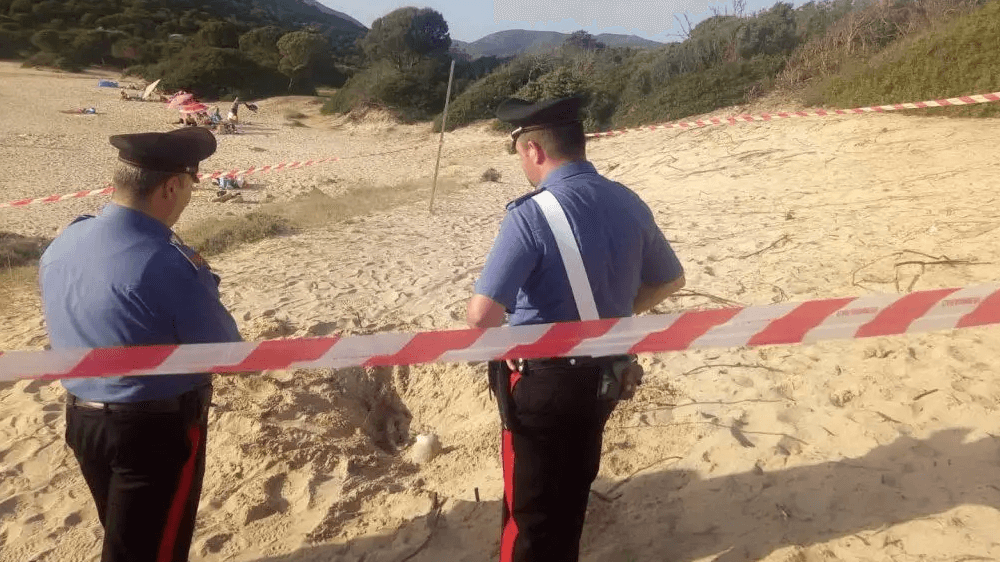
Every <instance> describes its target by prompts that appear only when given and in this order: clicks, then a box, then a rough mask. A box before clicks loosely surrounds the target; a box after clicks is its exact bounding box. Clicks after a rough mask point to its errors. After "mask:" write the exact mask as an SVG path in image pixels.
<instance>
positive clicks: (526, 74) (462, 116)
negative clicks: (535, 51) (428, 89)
mask: <svg viewBox="0 0 1000 562" xmlns="http://www.w3.org/2000/svg"><path fill="white" fill-rule="evenodd" d="M553 68H554V61H553V60H552V59H549V58H545V57H534V56H527V57H520V58H517V59H514V60H513V61H511V62H510V63H508V64H506V65H504V66H501V67H500V68H499V69H497V70H495V71H494V72H493V73H492V74H489V75H487V76H486V77H485V78H483V79H481V80H478V81H476V82H474V83H473V84H472V85H470V86H469V87H468V88H466V89H465V91H464V92H462V94H461V95H459V96H457V97H456V98H455V99H454V100H453V101H452V103H451V105H450V107H449V108H448V130H453V129H455V128H458V127H462V126H464V125H468V124H469V123H472V122H473V121H477V120H479V119H490V118H492V117H493V112H494V111H496V108H497V106H498V105H500V102H502V101H503V100H505V99H507V98H509V97H510V96H512V95H514V93H515V92H517V91H518V90H520V89H521V88H523V87H524V86H525V85H526V84H528V83H529V82H530V81H531V80H536V79H539V78H541V77H542V76H543V75H545V74H547V73H548V72H549V71H551V70H552V69H553ZM434 129H435V130H436V131H440V130H441V118H440V116H439V117H438V118H437V119H436V120H435V123H434Z"/></svg>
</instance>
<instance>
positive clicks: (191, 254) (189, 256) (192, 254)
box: [170, 234, 212, 271]
mask: <svg viewBox="0 0 1000 562" xmlns="http://www.w3.org/2000/svg"><path fill="white" fill-rule="evenodd" d="M170 245H171V246H173V247H174V248H177V251H179V252H180V253H181V255H182V256H184V259H185V260H187V262H188V263H190V264H191V267H193V268H195V270H199V269H201V268H205V269H208V270H209V271H211V270H212V268H211V267H209V265H208V262H207V261H205V258H203V257H201V254H199V253H198V252H196V251H195V250H194V248H191V247H189V246H186V245H184V242H181V239H180V238H178V237H177V235H176V234H175V235H173V236H171V237H170Z"/></svg>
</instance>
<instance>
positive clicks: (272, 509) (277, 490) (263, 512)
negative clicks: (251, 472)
mask: <svg viewBox="0 0 1000 562" xmlns="http://www.w3.org/2000/svg"><path fill="white" fill-rule="evenodd" d="M287 478H288V475H287V474H284V473H282V474H275V475H274V476H272V477H270V478H268V479H267V481H266V482H265V483H264V495H265V497H264V498H263V500H262V501H260V502H258V503H256V504H255V505H252V506H250V509H249V510H247V515H246V519H245V520H244V521H243V524H244V525H249V524H250V523H253V522H254V521H259V520H261V519H264V518H266V517H270V516H271V515H274V514H276V513H284V512H285V511H286V510H287V509H288V506H289V502H288V500H287V499H285V498H284V496H282V495H281V490H282V488H284V486H285V480H287Z"/></svg>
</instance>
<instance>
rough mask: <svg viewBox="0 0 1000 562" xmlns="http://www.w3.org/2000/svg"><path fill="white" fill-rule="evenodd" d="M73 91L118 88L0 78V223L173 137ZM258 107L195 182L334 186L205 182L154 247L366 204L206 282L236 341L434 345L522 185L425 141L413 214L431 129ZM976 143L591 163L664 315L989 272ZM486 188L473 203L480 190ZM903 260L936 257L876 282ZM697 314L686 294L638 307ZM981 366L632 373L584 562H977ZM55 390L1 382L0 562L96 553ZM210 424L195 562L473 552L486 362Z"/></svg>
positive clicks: (859, 122) (482, 513) (592, 510)
mask: <svg viewBox="0 0 1000 562" xmlns="http://www.w3.org/2000/svg"><path fill="white" fill-rule="evenodd" d="M99 78H112V79H117V78H118V76H117V75H112V74H108V73H102V72H96V71H90V72H87V73H84V74H62V73H55V72H49V71H41V70H25V69H21V68H20V67H19V65H17V64H14V63H0V161H2V162H3V164H4V166H3V168H4V173H3V174H2V175H0V201H10V200H14V199H20V198H28V197H41V196H47V195H52V194H59V193H68V192H73V191H79V190H83V189H96V188H99V187H102V186H103V185H105V184H106V183H107V181H108V177H109V173H110V169H111V166H112V164H113V162H114V161H115V156H116V155H115V152H114V150H113V149H112V148H111V147H110V145H109V144H108V142H107V137H108V136H109V135H112V134H117V133H125V132H139V131H145V130H159V131H166V130H169V129H170V128H171V127H172V125H170V124H169V122H170V121H172V120H175V119H176V113H174V112H172V111H170V110H168V109H166V107H165V106H164V104H160V103H144V102H125V101H121V100H120V99H118V90H116V89H103V88H97V81H98V79H99ZM127 81H128V79H124V80H123V82H127ZM898 101H912V100H898ZM762 103H764V104H766V103H773V102H762ZM219 105H220V108H221V109H223V113H225V111H224V110H225V106H226V105H227V104H225V103H220V104H219ZM258 105H259V107H260V112H259V113H258V114H256V115H254V114H251V113H249V112H247V114H246V115H244V113H243V112H242V111H241V114H240V116H241V118H242V119H243V122H244V129H243V133H242V134H238V135H222V136H219V138H218V142H219V149H218V151H217V152H216V154H215V155H214V156H212V157H211V158H210V159H209V160H207V161H206V162H205V163H204V165H203V171H212V170H222V169H230V168H234V167H238V168H245V167H248V166H251V165H253V166H261V165H267V164H276V163H279V162H286V161H293V160H308V159H319V158H324V157H329V156H338V157H341V158H342V160H340V161H337V162H331V163H328V164H323V165H317V166H310V167H306V168H301V169H296V170H287V171H281V172H273V173H262V174H255V175H252V176H248V177H247V179H248V180H250V183H251V188H250V189H248V190H247V192H246V194H245V196H244V197H243V201H242V202H239V203H213V202H211V198H212V196H214V191H213V190H211V189H208V188H209V187H210V186H209V185H207V183H203V184H202V186H204V187H205V188H206V189H204V190H202V191H199V192H196V195H195V198H194V199H193V201H192V204H191V207H190V208H189V209H188V211H186V213H185V215H184V216H183V218H182V220H181V223H180V224H179V225H178V230H179V231H180V232H181V233H183V232H184V230H185V228H189V227H191V226H192V225H195V224H197V223H198V222H199V221H204V220H206V219H209V218H212V217H218V216H226V215H228V214H232V215H241V214H246V213H249V212H252V211H253V210H255V209H257V208H259V206H260V205H261V202H263V201H265V200H272V201H276V202H284V201H292V200H294V199H295V198H297V197H301V196H303V194H307V193H310V192H312V191H313V190H314V189H318V190H320V191H321V192H322V196H326V197H329V198H331V199H333V200H335V201H345V202H349V201H352V200H353V199H351V197H355V196H356V197H361V198H362V199H364V195H365V194H366V193H369V192H374V193H386V194H393V197H392V200H393V201H394V202H395V204H394V205H393V206H391V208H381V206H379V205H377V204H373V203H368V204H365V205H358V206H357V207H356V208H348V209H345V210H344V211H343V212H341V213H339V214H338V217H339V218H338V219H337V220H331V221H328V222H325V223H322V224H317V225H311V226H310V227H309V228H304V229H301V230H300V231H299V232H296V233H295V234H290V235H283V236H279V237H275V238H271V239H268V240H265V241H262V242H257V243H253V244H249V245H245V246H241V247H239V248H237V249H235V250H233V251H230V252H227V253H224V254H222V255H219V256H214V257H212V258H211V259H210V261H211V264H212V267H213V269H214V270H216V271H217V272H218V273H219V274H220V275H221V276H222V279H223V281H222V285H221V292H222V298H223V302H224V304H225V305H226V306H227V307H228V308H229V309H230V310H231V311H232V313H233V316H234V317H235V318H236V320H237V322H238V324H239V326H240V329H241V331H242V332H243V334H244V336H245V337H246V338H248V339H266V338H275V337H304V336H310V335H327V334H332V333H341V332H347V333H374V332H385V331H420V330H439V329H448V328H456V327H463V326H464V314H465V305H466V302H467V299H468V297H469V296H470V294H471V291H472V286H473V283H474V280H475V278H476V276H477V275H478V273H479V270H480V268H481V267H482V264H483V261H484V259H485V255H486V253H487V251H488V250H489V248H490V245H491V243H492V240H493V238H494V236H495V235H496V232H497V229H498V227H499V224H500V220H501V218H502V217H503V208H504V203H505V202H506V201H508V200H510V199H512V198H514V197H517V196H518V195H520V194H522V193H525V192H527V191H528V190H529V189H530V188H529V186H528V184H527V182H526V181H525V180H524V179H523V176H522V174H521V172H520V169H519V168H518V164H517V160H516V158H515V157H513V156H510V155H508V154H507V152H506V142H505V141H506V138H505V137H504V136H503V135H502V134H500V133H497V132H495V131H493V130H492V129H491V128H490V127H489V125H488V124H485V123H483V124H479V125H474V126H472V127H468V128H465V129H461V130H459V131H456V132H454V133H449V134H447V135H446V137H445V145H444V158H443V160H442V163H441V172H440V173H441V178H442V179H441V185H439V188H438V193H437V197H436V202H435V213H434V214H430V213H429V212H428V197H429V194H430V184H431V177H432V176H433V173H434V158H435V155H436V153H437V146H438V137H437V135H436V134H434V133H432V131H431V128H430V125H429V124H418V125H401V124H396V123H394V122H392V121H391V120H390V119H387V118H386V117H385V116H383V115H379V114H374V113H373V114H370V115H367V116H362V117H359V118H357V119H353V120H352V119H347V118H345V117H337V116H322V115H320V114H319V108H320V102H319V100H317V99H315V98H305V97H286V98H275V99H268V100H261V101H260V102H259V103H258ZM91 106H93V107H96V108H97V110H98V112H99V114H98V115H67V114H63V113H60V110H67V109H76V108H83V107H91ZM764 107H765V106H764V105H757V106H752V107H739V108H732V109H730V110H726V111H720V112H717V115H730V114H736V113H743V112H748V111H749V112H754V111H760V110H762V108H764ZM785 108H787V109H794V108H790V107H785ZM767 109H776V108H774V107H767ZM295 114H302V116H301V117H298V116H294V115H295ZM289 116H294V117H289ZM293 120H295V121H299V122H300V123H301V124H302V125H304V126H292V125H291V124H290V123H291V121H293ZM998 124H1000V123H998V122H997V121H996V120H972V119H948V118H943V117H915V116H908V115H906V114H904V113H902V112H901V113H897V114H871V115H861V116H850V117H846V116H845V117H824V118H802V119H788V120H782V121H771V122H767V123H746V124H742V125H738V126H727V127H712V128H704V129H697V130H685V131H674V130H670V131H653V132H637V133H631V134H627V135H623V136H620V137H613V138H607V139H600V140H596V141H593V142H591V143H590V144H589V146H588V152H589V156H590V158H591V160H592V161H593V162H594V163H595V165H596V166H597V168H598V170H599V171H601V172H602V173H604V174H606V175H607V176H608V177H610V178H612V179H614V180H616V181H620V182H622V183H624V184H625V185H627V186H629V187H631V188H632V189H634V190H635V191H636V192H638V193H639V194H640V195H641V196H642V197H643V198H644V199H645V200H646V202H647V203H648V204H649V205H650V207H651V208H652V209H653V211H654V213H655V215H656V217H657V220H658V222H659V224H660V226H661V228H662V229H663V230H664V232H665V233H666V234H667V237H668V238H669V239H670V241H671V243H672V245H673V247H674V249H675V250H676V252H677V254H678V256H679V257H680V259H681V262H682V263H683V265H684V267H685V269H686V272H687V280H688V287H687V289H689V290H690V291H694V292H697V293H701V294H704V295H713V296H715V297H719V298H722V299H727V300H729V301H732V302H735V303H739V304H743V305H755V304H768V303H778V302H791V301H803V300H809V299H814V298H827V297H846V296H860V295H868V294H874V293H897V292H899V293H903V292H907V291H911V290H922V289H932V288H943V287H960V286H964V285H969V284H975V283H982V282H991V281H995V280H996V279H998V278H1000V245H998V244H997V243H996V232H997V229H998V228H1000V216H998V215H997V212H996V210H995V204H996V201H997V198H998V197H1000V196H998V194H997V191H996V190H997V185H998V182H997V180H996V176H997V174H996V170H997V167H998V164H1000V162H998V160H1000V156H998V154H997V151H996V148H995V147H996V146H997V145H998V144H1000V127H998ZM488 168H495V169H496V170H498V171H500V172H501V174H502V180H501V182H499V183H492V182H483V181H481V175H482V173H483V172H484V171H485V170H486V169H488ZM373 190H374V191H373ZM403 190H406V191H403ZM314 195H316V194H314ZM369 199H371V197H369ZM106 202H107V196H103V197H92V198H86V199H79V200H74V201H67V202H61V203H54V204H44V205H34V206H30V207H25V208H4V209H0V231H7V232H14V233H18V234H23V235H32V236H47V237H52V236H54V235H55V233H56V232H57V231H58V230H59V229H60V228H62V227H63V226H65V225H66V224H67V223H68V222H69V221H70V220H72V218H73V217H75V216H77V215H79V214H82V213H94V212H97V211H99V210H100V208H101V207H102V206H103V205H104V204H106ZM345 204H346V203H345ZM934 258H940V259H934ZM912 261H926V262H935V261H951V262H963V263H958V264H954V263H946V264H939V265H922V264H919V263H911V264H905V265H897V264H899V263H900V262H912ZM964 262H969V263H964ZM0 267H3V264H0ZM0 296H2V297H3V300H2V301H0V350H21V349H42V347H43V346H44V345H45V343H46V341H47V340H46V336H45V330H44V325H43V322H42V318H41V313H40V306H39V300H38V295H37V289H36V288H35V287H34V286H33V285H32V284H31V283H27V284H21V285H15V286H10V287H5V288H0ZM718 306H720V305H719V304H718V303H717V302H713V300H711V299H709V298H706V297H704V296H697V295H696V296H684V297H678V298H674V299H671V300H670V301H668V302H667V303H665V304H664V305H662V306H661V307H660V308H659V309H658V311H659V312H669V311H679V310H684V309H689V308H695V307H700V308H712V307H718ZM998 350H1000V329H997V328H976V329H963V330H956V331H952V332H938V333H930V334H917V335H912V336H905V337H880V338H871V339H863V340H856V341H833V342H822V343H819V344H814V345H806V346H771V347H761V348H741V349H724V350H696V351H689V352H681V353H668V354H657V355H647V356H642V357H641V361H642V363H643V365H644V366H645V367H646V370H647V384H645V385H644V386H643V388H642V389H641V391H640V393H639V394H638V395H637V397H636V399H635V400H633V401H631V402H628V403H626V404H624V405H622V407H621V408H619V410H618V411H617V412H616V414H615V415H614V417H613V419H612V420H611V422H610V423H609V427H608V431H607V432H606V435H605V442H604V457H603V463H602V468H601V473H600V476H599V477H598V481H597V482H596V483H595V486H594V491H595V494H593V496H592V498H591V504H590V507H589V513H588V522H587V527H586V529H585V532H584V537H583V542H582V559H583V560H584V561H587V562H597V561H601V562H604V561H610V562H642V561H676V562H708V561H719V562H735V561H744V560H765V561H768V562H820V561H830V560H844V561H885V560H893V561H899V562H903V561H917V560H920V561H942V562H943V561H958V560H997V559H1000V539H998V538H997V535H995V534H994V533H995V532H996V529H998V528H1000V512H998V509H1000V438H998V437H997V436H998V435H1000V416H998V408H1000V378H998V376H997V375H998V374H1000V352H998ZM64 396H65V393H64V391H63V390H62V387H61V386H60V385H59V384H58V383H48V382H46V383H42V382H32V381H23V382H19V383H16V384H4V385H0V562H26V561H37V562H43V561H60V562H91V561H96V560H98V559H99V556H100V544H101V543H100V537H101V535H102V533H101V527H100V524H99V522H98V521H97V515H96V510H95V509H94V507H93V503H92V501H91V498H90V495H89V492H88V491H87V488H86V485H85V483H84V481H83V478H82V477H81V475H80V472H79V468H78V466H77V464H76V461H75V459H74V458H73V455H72V453H71V452H70V451H69V449H68V448H67V447H66V445H65V443H64V441H63V431H64V428H65V423H64V416H63V408H64ZM214 403H215V404H216V406H215V408H214V409H213V411H212V414H211V422H210V424H211V426H210V434H209V443H208V469H207V473H206V478H205V486H204V492H203V494H202V500H201V506H200V511H199V516H198V517H199V518H198V527H197V530H196V533H195V538H194V543H193V546H192V550H191V560H192V561H240V562H278V561H281V562H307V561H338V562H339V561H343V562H403V561H414V562H432V561H433V562H438V561H456V562H465V561H468V562H472V561H483V560H489V559H493V558H495V557H496V555H497V553H498V551H499V536H498V535H499V533H498V532H499V525H500V497H501V492H502V481H501V468H500V462H499V454H498V431H499V423H498V420H497V415H496V412H495V405H494V403H493V402H492V399H491V397H490V395H489V392H488V390H487V387H486V382H485V367H484V366H483V365H472V364H436V365H429V366H421V367H412V368H410V367H397V368H383V369H368V370H364V369H360V368H359V369H345V370H341V371H287V372H286V371H282V372H266V373H264V374H263V375H261V376H255V377H238V376H219V377H216V396H215V399H214ZM418 433H435V434H437V435H438V436H439V437H440V439H441V442H442V445H443V447H444V448H443V451H442V453H441V455H440V456H438V457H436V458H434V459H433V460H431V461H430V462H427V463H424V464H418V463H416V462H413V461H412V460H411V458H410V446H411V445H412V443H413V439H414V437H415V435H416V434H418ZM477 490H478V495H479V501H477V500H476V493H477ZM991 537H992V538H991Z"/></svg>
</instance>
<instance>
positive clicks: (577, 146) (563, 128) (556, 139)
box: [517, 123, 587, 160]
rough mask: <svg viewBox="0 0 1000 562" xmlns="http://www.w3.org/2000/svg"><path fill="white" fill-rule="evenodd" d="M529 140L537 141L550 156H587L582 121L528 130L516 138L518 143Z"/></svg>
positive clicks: (570, 158)
mask: <svg viewBox="0 0 1000 562" xmlns="http://www.w3.org/2000/svg"><path fill="white" fill-rule="evenodd" d="M529 140H530V141H534V142H536V143H538V144H539V145H540V146H541V147H542V150H544V151H545V154H547V155H548V156H549V157H551V158H556V159H558V160H582V159H584V158H586V157H587V137H586V136H585V135H584V134H583V123H570V124H568V125H558V126H555V127H546V128H545V129H538V130H535V131H528V132H526V133H524V134H523V135H521V136H520V137H519V138H518V139H517V141H518V143H521V142H526V141H529Z"/></svg>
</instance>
